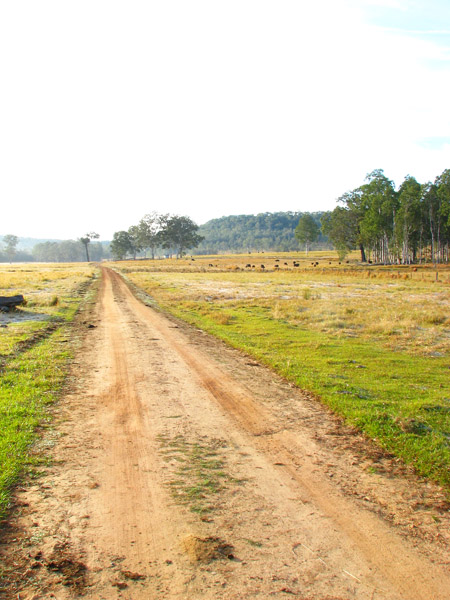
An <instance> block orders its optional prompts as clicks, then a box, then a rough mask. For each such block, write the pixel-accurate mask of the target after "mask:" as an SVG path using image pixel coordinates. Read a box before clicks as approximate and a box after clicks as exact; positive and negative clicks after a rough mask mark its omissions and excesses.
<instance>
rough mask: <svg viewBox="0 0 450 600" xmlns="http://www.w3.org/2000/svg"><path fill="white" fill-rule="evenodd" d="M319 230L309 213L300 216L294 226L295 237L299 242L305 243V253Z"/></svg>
mask: <svg viewBox="0 0 450 600" xmlns="http://www.w3.org/2000/svg"><path fill="white" fill-rule="evenodd" d="M319 231H320V229H319V227H318V225H317V223H316V222H315V220H314V219H313V217H312V216H311V215H310V214H308V213H306V214H304V215H302V216H301V217H300V220H299V222H298V225H297V227H296V228H295V237H296V238H297V240H298V241H299V243H300V244H305V250H306V254H308V250H309V245H310V244H311V243H312V242H315V241H316V240H317V238H318V237H319Z"/></svg>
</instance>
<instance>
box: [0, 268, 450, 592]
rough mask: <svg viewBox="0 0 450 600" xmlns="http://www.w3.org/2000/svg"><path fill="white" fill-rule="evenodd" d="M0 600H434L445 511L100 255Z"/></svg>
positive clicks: (314, 406)
mask: <svg viewBox="0 0 450 600" xmlns="http://www.w3.org/2000/svg"><path fill="white" fill-rule="evenodd" d="M84 318H85V320H86V322H85V328H86V335H85V338H86V339H85V341H84V344H83V348H82V349H80V351H79V353H78V356H77V357H76V360H75V361H74V367H73V379H74V381H73V385H72V391H71V393H69V394H67V396H66V397H65V398H64V399H63V400H62V401H61V403H60V405H59V409H58V410H57V411H56V416H57V421H58V425H57V428H56V430H55V431H53V432H50V433H49V434H48V435H47V436H46V438H45V440H44V443H46V444H47V445H48V446H52V449H51V454H52V456H53V458H54V461H53V463H52V464H51V465H49V467H48V469H47V473H46V475H45V477H43V478H41V479H39V480H37V481H35V482H30V483H29V484H27V485H26V486H24V487H23V488H22V489H20V490H18V493H17V509H16V512H15V516H13V519H12V520H11V524H10V528H9V530H7V532H6V537H5V539H4V540H3V543H2V546H1V551H2V555H3V557H5V556H7V558H8V560H9V563H10V565H12V567H11V568H12V571H11V587H10V589H9V591H6V592H4V596H5V597H6V598H21V599H29V600H30V599H31V598H34V599H38V598H58V599H65V598H74V597H81V596H83V597H86V598H95V599H101V598H104V599H114V598H124V599H133V600H140V599H164V598H167V599H175V598H176V599H197V598H198V599H203V598H204V599H213V598H214V599H218V598H220V599H222V598H223V599H236V600H237V599H240V600H241V599H242V600H243V599H253V598H289V597H292V598H297V599H302V600H306V599H314V600H319V599H320V600H325V599H327V600H331V599H337V600H347V599H353V598H357V599H364V600H366V599H367V600H382V599H383V600H399V599H403V600H444V599H447V598H448V597H449V596H450V577H449V575H448V542H449V537H448V524H449V523H448V513H446V512H445V511H446V508H447V506H446V504H445V502H444V500H443V498H442V496H441V495H440V494H439V490H438V489H437V488H436V487H434V486H432V485H429V484H428V485H427V484H425V483H421V482H419V481H416V480H415V479H414V478H413V477H412V476H411V477H408V476H407V474H406V473H404V472H397V473H396V472H395V471H396V470H397V471H401V468H400V467H396V463H395V461H393V460H392V459H389V458H388V457H384V456H383V455H382V454H381V453H377V452H376V451H375V450H374V449H373V448H372V449H371V448H370V446H367V445H366V444H365V442H363V440H362V439H361V438H360V437H358V436H357V435H356V434H354V433H353V432H351V431H348V430H346V429H345V428H343V427H342V426H341V425H340V424H339V421H338V420H337V419H335V418H334V417H333V416H332V415H330V414H329V413H328V412H327V411H326V410H325V409H323V408H322V407H321V406H320V405H319V403H318V402H317V401H316V400H315V399H313V398H311V397H309V396H308V395H307V394H304V393H302V392H301V391H299V390H297V389H295V388H293V387H291V386H290V385H288V384H287V383H285V382H283V381H282V380H279V379H278V378H277V377H276V376H274V374H273V373H271V372H270V371H269V370H267V369H265V368H262V367H261V366H260V365H258V364H256V363H254V362H253V361H251V360H249V358H248V357H246V356H243V355H241V354H239V353H237V352H235V351H233V350H231V349H228V348H226V347H225V346H224V345H223V344H222V343H220V342H218V341H216V340H213V339H211V338H210V337H209V336H207V335H205V334H203V333H202V332H200V331H198V330H193V329H192V328H190V327H188V326H187V325H183V324H181V323H176V322H175V321H174V320H172V319H167V318H166V317H165V316H163V315H162V314H161V313H159V312H157V311H155V310H153V309H151V308H149V307H148V306H145V305H144V304H143V303H142V302H141V301H140V300H138V299H136V297H135V296H134V295H133V294H132V293H131V292H130V290H129V289H128V287H127V286H126V285H125V283H124V282H123V280H122V279H121V278H120V276H119V275H117V274H116V273H114V272H113V271H111V270H109V269H103V279H102V283H101V289H100V293H99V300H98V303H97V304H96V306H95V308H94V309H93V312H91V314H90V315H86V316H85V317H84Z"/></svg>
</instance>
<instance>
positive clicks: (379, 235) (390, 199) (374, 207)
mask: <svg viewBox="0 0 450 600" xmlns="http://www.w3.org/2000/svg"><path fill="white" fill-rule="evenodd" d="M366 181H367V183H365V184H364V185H362V186H361V188H360V190H361V197H362V200H363V204H364V205H365V206H366V207H367V208H366V210H365V213H364V216H363V219H362V221H361V223H360V229H361V233H362V237H363V239H364V240H365V241H366V243H367V244H368V245H369V246H370V248H371V250H372V252H373V253H374V256H375V258H376V260H377V262H382V263H384V264H387V263H391V262H392V261H393V260H394V259H395V256H396V246H395V238H394V231H395V218H396V212H397V209H398V194H397V192H396V191H395V188H394V183H393V182H392V181H391V180H390V179H388V178H387V177H386V176H385V174H384V172H383V170H382V169H376V170H375V171H372V172H371V173H369V174H368V175H367V176H366Z"/></svg>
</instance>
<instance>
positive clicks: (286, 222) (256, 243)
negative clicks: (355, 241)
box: [197, 212, 327, 254]
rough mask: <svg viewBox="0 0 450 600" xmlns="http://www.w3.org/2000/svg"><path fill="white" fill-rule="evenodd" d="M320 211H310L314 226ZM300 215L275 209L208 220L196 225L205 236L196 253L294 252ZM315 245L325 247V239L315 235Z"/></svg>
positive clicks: (319, 216) (318, 221) (317, 222)
mask: <svg viewBox="0 0 450 600" xmlns="http://www.w3.org/2000/svg"><path fill="white" fill-rule="evenodd" d="M322 214H323V213H312V214H311V216H312V218H313V219H314V221H315V222H316V224H317V226H320V218H321V216H322ZM301 216H302V213H299V212H276V213H260V214H258V215H234V216H229V217H222V218H221V219H212V220H211V221H208V222H207V223H205V224H204V225H201V226H200V228H199V233H200V234H201V235H202V236H203V237H204V238H205V239H204V241H203V242H202V243H201V244H200V245H199V246H198V248H197V253H198V254H218V253H219V254H220V253H228V252H235V253H242V252H261V251H264V252H267V251H277V252H289V251H295V250H297V249H298V241H297V239H296V238H295V228H296V227H297V225H298V222H299V219H300V217H301ZM316 246H317V247H322V248H323V247H326V246H327V239H326V238H325V237H323V236H321V235H320V234H319V237H318V240H317V244H316Z"/></svg>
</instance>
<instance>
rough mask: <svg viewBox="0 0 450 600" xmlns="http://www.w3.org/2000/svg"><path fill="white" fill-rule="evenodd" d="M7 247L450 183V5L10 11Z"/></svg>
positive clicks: (147, 5)
mask: <svg viewBox="0 0 450 600" xmlns="http://www.w3.org/2000/svg"><path fill="white" fill-rule="evenodd" d="M0 78H1V85H2V92H1V94H0V164H1V176H0V199H1V200H0V201H1V206H2V209H1V213H0V214H1V220H0V235H3V234H15V235H18V236H30V237H39V238H43V237H49V238H59V239H67V238H77V237H79V236H80V235H83V234H84V233H86V232H87V231H97V232H98V233H99V234H100V236H101V239H111V237H112V235H113V233H114V231H118V230H121V229H127V228H128V227H129V226H130V225H133V224H136V223H137V222H138V221H139V219H140V218H141V217H142V216H143V215H144V214H146V213H149V212H151V211H153V210H155V211H158V212H164V213H167V212H168V213H173V214H180V215H188V216H190V217H191V218H192V219H193V220H194V221H196V222H197V223H198V224H201V223H204V222H206V221H207V220H209V219H212V218H216V217H221V216H224V215H231V214H252V213H259V212H276V211H310V212H314V211H319V210H329V209H333V208H334V207H335V205H336V199H337V198H338V197H339V196H340V195H342V194H343V193H344V192H346V191H348V190H350V189H353V188H355V187H357V186H359V185H361V184H362V183H363V182H364V177H365V175H366V174H367V173H368V172H370V171H372V170H373V169H377V168H381V169H384V171H385V174H386V175H387V176H388V177H389V178H391V179H393V180H394V182H395V184H396V185H397V186H398V185H400V183H401V182H402V181H403V179H404V177H405V176H406V175H408V174H411V175H413V176H415V177H416V178H417V179H418V180H419V181H421V182H425V181H428V180H434V178H435V177H436V176H437V175H439V174H440V173H441V172H442V171H443V170H444V169H446V168H450V110H449V106H450V3H449V2H448V0H442V1H434V0H427V1H426V2H425V0H423V1H406V0H405V1H402V0H398V1H395V0H391V1H388V0H386V1H369V0H359V1H357V0H353V1H352V0H348V1H345V0H323V1H320V2H303V1H298V0H293V1H291V0H283V1H282V2H280V1H275V0H270V1H269V0H238V1H236V0H227V1H226V2H225V1H216V0H189V1H186V0H183V1H181V0H164V1H162V0H161V1H152V0H146V1H140V0H136V1H133V2H125V1H114V0H113V1H108V2H106V1H103V0H101V1H97V0H89V1H84V0H80V1H78V2H61V1H46V0H41V1H39V2H36V1H22V2H6V1H1V2H0Z"/></svg>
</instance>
